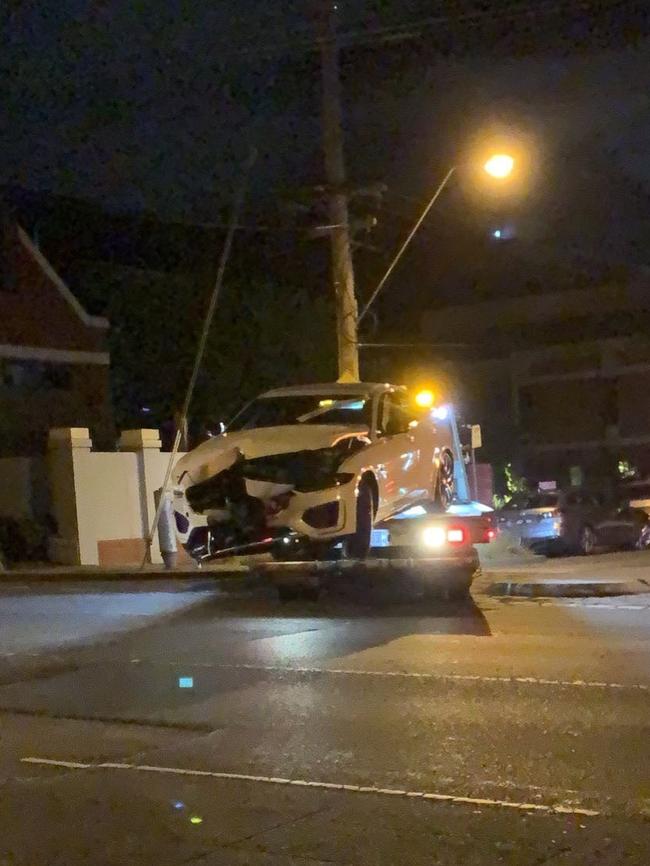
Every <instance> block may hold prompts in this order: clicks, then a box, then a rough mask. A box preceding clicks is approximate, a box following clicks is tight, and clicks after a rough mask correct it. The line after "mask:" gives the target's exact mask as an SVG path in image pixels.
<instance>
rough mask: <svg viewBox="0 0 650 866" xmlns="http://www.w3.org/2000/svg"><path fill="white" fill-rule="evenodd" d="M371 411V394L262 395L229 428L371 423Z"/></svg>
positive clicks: (248, 428) (231, 429)
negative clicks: (343, 395)
mask: <svg viewBox="0 0 650 866" xmlns="http://www.w3.org/2000/svg"><path fill="white" fill-rule="evenodd" d="M371 414H372V398H371V397H369V396H368V395H367V394H350V395H349V396H348V395H346V396H345V397H341V396H340V395H335V394H333V395H330V394H326V393H323V394H305V395H302V394H300V395H289V396H287V397H258V399H257V400H253V402H252V403H249V404H248V406H246V407H245V408H244V409H242V411H241V412H240V413H239V414H238V415H236V416H235V418H234V419H233V420H232V421H231V422H230V424H229V425H228V428H227V429H228V430H229V431H233V430H254V429H256V428H259V427H280V426H283V425H287V424H288V425H294V424H336V425H343V426H345V425H348V424H349V425H355V426H358V425H359V424H361V425H367V426H368V427H370V423H371Z"/></svg>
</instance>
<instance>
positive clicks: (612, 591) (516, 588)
mask: <svg viewBox="0 0 650 866" xmlns="http://www.w3.org/2000/svg"><path fill="white" fill-rule="evenodd" d="M647 591H648V589H647V588H646V587H644V586H642V585H641V584H640V583H639V582H638V581H633V582H631V581H619V582H617V581H612V582H606V581H580V582H577V581H576V582H566V581H551V580H549V581H544V582H543V583H541V582H528V583H525V582H519V581H509V580H504V581H498V582H497V583H491V584H489V585H488V586H486V587H485V588H484V589H483V590H482V592H483V594H485V595H491V596H497V597H504V596H509V597H514V598H596V597H597V598H605V597H608V596H616V595H638V594H640V593H643V592H647Z"/></svg>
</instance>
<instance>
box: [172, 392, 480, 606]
mask: <svg viewBox="0 0 650 866" xmlns="http://www.w3.org/2000/svg"><path fill="white" fill-rule="evenodd" d="M322 402H327V404H328V405H329V403H331V401H322ZM355 405H356V404H355ZM326 408H327V407H326ZM437 423H439V424H444V425H445V426H446V427H447V430H446V431H445V430H441V431H440V432H441V434H442V438H443V440H444V441H445V442H446V443H447V445H446V446H445V447H448V449H449V452H450V456H452V457H453V464H452V465H453V491H454V495H453V498H450V499H449V500H447V501H444V502H441V499H440V496H431V497H430V498H429V499H426V498H423V499H421V500H420V501H418V502H417V503H416V504H409V505H407V506H406V507H404V509H403V510H402V511H399V512H397V513H393V514H392V515H391V516H390V517H389V518H388V519H384V520H382V521H380V522H378V523H376V524H375V526H374V527H373V528H372V532H371V538H370V550H369V551H368V550H367V549H366V551H364V553H366V554H367V555H364V556H361V557H355V556H354V555H352V556H351V555H350V551H349V549H346V544H345V540H342V541H341V542H340V543H339V544H335V545H331V544H330V545H313V544H312V545H311V547H306V546H305V537H304V534H303V533H301V532H300V531H295V530H294V531H292V530H291V529H286V528H285V529H284V530H281V531H280V532H279V534H277V535H276V536H274V537H273V538H270V537H269V538H267V537H261V536H258V539H259V540H258V539H255V540H251V541H250V542H249V543H246V544H244V545H242V544H241V543H238V544H237V545H236V546H232V547H228V546H227V545H223V544H221V545H220V547H219V549H214V547H213V546H212V545H211V544H210V541H209V536H208V543H207V544H204V543H202V546H201V547H199V548H198V549H196V550H195V551H194V554H193V555H194V557H195V559H196V560H197V562H198V564H199V565H201V564H202V563H204V562H210V561H212V560H213V559H217V558H222V557H224V556H227V555H242V554H243V555H251V554H257V553H266V554H269V553H270V554H271V556H270V557H268V558H267V559H264V558H261V559H260V558H258V557H254V558H253V560H252V562H253V563H254V566H253V568H254V570H255V571H256V572H258V573H260V574H262V575H263V576H264V578H265V579H266V580H268V581H269V582H270V583H272V584H273V585H274V586H275V587H276V588H277V592H278V595H279V597H280V600H281V601H290V600H292V599H296V598H307V599H310V600H315V599H316V598H317V597H318V595H319V594H320V591H321V590H322V589H324V588H326V587H328V586H331V585H333V584H336V583H339V582H344V583H350V582H358V581H360V580H362V579H367V578H369V577H370V576H373V577H376V578H377V579H378V580H383V579H385V580H386V581H390V582H391V583H393V584H395V582H398V583H400V584H402V583H407V584H409V585H411V586H415V587H417V588H418V589H419V590H420V592H421V594H423V595H425V596H442V597H446V598H451V597H455V598H456V597H463V596H466V595H467V594H468V592H469V588H470V585H471V582H472V579H473V577H474V574H475V573H476V571H477V568H478V557H477V552H476V549H475V544H477V543H486V542H489V541H490V540H491V538H492V537H493V534H494V530H493V529H492V526H491V521H490V518H489V516H488V512H489V511H491V509H490V508H488V507H487V506H483V505H481V504H480V503H477V502H472V501H471V497H470V491H469V484H468V480H467V473H466V468H465V466H466V464H465V455H464V453H463V448H462V445H461V441H460V435H459V430H458V424H457V421H456V414H455V411H454V408H453V406H451V405H447V406H446V407H445V411H444V412H443V413H440V414H439V417H438V420H437ZM221 453H223V451H222V452H221ZM403 456H405V455H403ZM179 467H180V469H179V472H180V474H179V476H178V477H179V478H181V479H182V478H183V473H187V471H188V470H187V469H186V468H185V469H184V468H183V464H179ZM213 479H214V476H213V477H212V478H210V479H209V481H208V482H207V483H208V484H210V485H211V486H212V488H211V489H210V490H209V491H208V492H209V494H210V495H214V490H213V485H214V480H213ZM203 486H205V485H197V488H195V489H198V490H199V491H200V492H201V493H203ZM438 490H439V488H438ZM191 493H192V491H190V494H191ZM193 501H195V502H196V498H194V499H193ZM181 516H182V515H181ZM177 524H178V515H177ZM188 537H190V538H191V537H193V536H192V533H191V532H189V534H188ZM321 549H322V551H323V554H324V555H320V556H318V555H316V556H315V555H314V550H321ZM305 554H308V555H305Z"/></svg>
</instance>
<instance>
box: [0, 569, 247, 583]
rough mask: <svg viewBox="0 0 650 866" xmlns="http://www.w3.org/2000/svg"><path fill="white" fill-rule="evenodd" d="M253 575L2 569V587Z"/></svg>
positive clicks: (229, 571)
mask: <svg viewBox="0 0 650 866" xmlns="http://www.w3.org/2000/svg"><path fill="white" fill-rule="evenodd" d="M250 574H251V570H250V568H248V566H232V567H229V568H227V569H226V568H224V569H219V570H218V571H217V570H214V571H207V570H205V571H203V570H201V569H192V570H191V571H168V570H167V569H159V570H158V569H155V570H152V569H149V570H147V571H138V570H136V569H134V570H132V571H110V570H102V569H89V570H88V571H84V570H83V569H79V570H78V571H63V570H61V571H58V570H57V571H39V570H37V569H34V570H33V571H31V570H22V569H18V570H15V571H11V570H8V571H2V572H0V587H2V585H3V584H4V583H23V584H24V583H101V582H105V583H118V582H119V583H147V582H152V581H167V582H173V583H196V582H197V581H199V582H201V583H214V584H219V583H220V582H222V581H223V582H229V581H232V580H236V579H240V580H241V579H245V578H247V577H249V576H250Z"/></svg>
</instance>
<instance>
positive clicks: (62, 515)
mask: <svg viewBox="0 0 650 866" xmlns="http://www.w3.org/2000/svg"><path fill="white" fill-rule="evenodd" d="M49 444H50V451H49V455H48V467H49V479H50V487H51V494H52V500H53V511H54V516H55V518H56V520H57V524H58V527H59V531H58V537H57V538H55V539H53V541H52V544H51V546H50V547H51V556H52V558H53V559H54V560H55V561H57V562H62V563H66V564H70V565H99V564H100V550H99V545H101V546H102V550H103V552H104V556H105V557H106V556H108V555H110V556H112V557H116V558H115V559H114V561H113V563H112V564H137V563H138V562H139V561H140V559H141V557H142V552H143V549H144V547H143V542H144V540H145V539H146V537H147V535H148V533H149V529H150V527H151V523H152V522H153V519H154V516H155V499H154V493H155V491H156V490H157V489H159V488H160V487H162V484H163V481H164V478H165V473H166V471H167V465H168V462H169V457H170V455H169V454H167V453H161V451H160V440H159V439H158V431H157V430H138V431H133V430H132V431H126V432H125V433H123V434H122V439H121V447H122V450H121V451H118V452H97V451H92V450H91V448H92V443H91V441H90V439H89V437H88V430H87V429H85V428H71V429H58V430H52V431H50V440H49ZM181 456H182V455H180V454H179V455H178V459H180V457H181ZM107 549H108V550H109V551H110V553H109V554H107V553H106V551H107ZM120 556H122V557H128V558H129V559H128V563H127V562H126V561H124V562H120V561H119V557H120ZM151 561H152V562H154V563H160V562H162V557H161V555H160V549H159V546H158V538H157V536H156V538H155V539H154V543H153V545H152V549H151Z"/></svg>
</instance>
